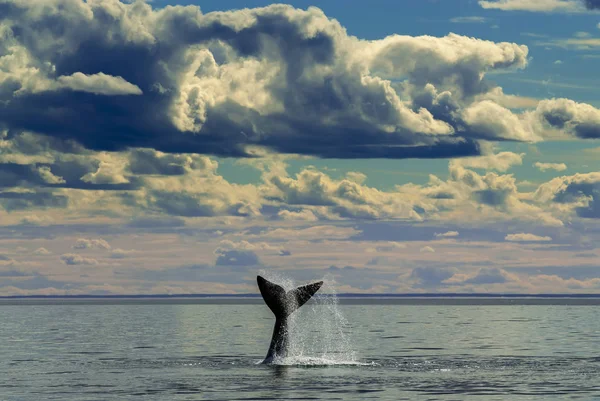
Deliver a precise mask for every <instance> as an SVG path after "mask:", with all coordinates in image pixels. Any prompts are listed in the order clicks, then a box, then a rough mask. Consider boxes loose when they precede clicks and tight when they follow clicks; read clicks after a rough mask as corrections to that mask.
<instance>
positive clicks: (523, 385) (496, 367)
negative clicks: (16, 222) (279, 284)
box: [0, 304, 600, 400]
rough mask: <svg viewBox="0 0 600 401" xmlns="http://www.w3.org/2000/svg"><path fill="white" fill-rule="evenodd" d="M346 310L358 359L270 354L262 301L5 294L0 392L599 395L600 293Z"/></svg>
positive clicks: (89, 395)
mask: <svg viewBox="0 0 600 401" xmlns="http://www.w3.org/2000/svg"><path fill="white" fill-rule="evenodd" d="M340 310H341V311H342V312H343V315H344V316H345V318H346V323H345V326H344V327H345V328H344V330H345V333H346V334H347V335H348V338H349V340H348V343H351V347H352V351H353V353H354V354H353V355H354V359H351V360H350V359H349V360H347V361H346V363H341V362H343V361H342V360H340V359H338V360H337V362H336V363H338V364H337V365H336V364H333V365H332V364H329V363H328V361H327V359H326V358H323V354H320V353H317V354H316V355H310V353H312V352H314V351H313V350H314V349H316V348H310V347H308V348H304V349H305V351H306V350H308V351H306V352H305V354H303V355H296V356H294V358H296V359H295V360H294V359H291V360H288V361H287V362H286V363H287V364H288V365H287V366H269V365H261V364H257V362H259V361H260V360H261V359H262V357H263V356H264V353H265V352H266V349H267V347H268V342H269V340H270V335H271V330H272V325H273V317H272V315H271V312H270V311H269V310H268V308H267V307H266V306H264V305H261V304H256V305H255V304H251V305H156V304H151V305H54V306H1V307H0V322H2V324H1V325H0V338H2V341H3V344H2V347H0V399H2V400H38V399H39V400H52V399H55V400H99V399H102V400H124V399H138V400H165V399H168V400H201V399H211V400H239V399H244V400H248V399H261V400H262V399H275V400H281V399H293V398H296V399H309V398H313V399H344V400H352V399H354V400H365V399H375V400H399V399H416V398H417V399H421V398H423V399H448V400H450V399H453V400H455V399H469V398H477V399H485V400H507V399H510V400H512V399H543V400H546V399H571V398H579V399H584V400H589V399H600V380H598V378H599V377H600V355H599V354H598V343H599V340H600V320H599V319H598V318H597V309H596V308H595V307H586V306H547V305H538V306H531V305H517V306H488V305H471V306H464V305H463V306H444V305H426V306H423V305H343V306H340ZM313 312H314V311H313V310H311V309H310V308H309V309H307V310H306V311H305V313H306V314H307V315H305V316H304V317H310V315H311V313H313ZM299 316H300V315H299ZM313 317H314V316H313ZM317 326H319V325H316V326H315V327H317ZM320 327H326V325H325V326H320ZM319 330H322V329H318V330H317V332H316V333H313V334H314V337H315V338H318V336H319ZM324 334H326V335H329V334H327V333H324ZM311 341H312V340H311ZM307 353H308V354H307ZM351 362H354V364H351Z"/></svg>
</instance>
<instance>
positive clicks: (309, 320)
mask: <svg viewBox="0 0 600 401" xmlns="http://www.w3.org/2000/svg"><path fill="white" fill-rule="evenodd" d="M261 273H263V272H261ZM264 276H265V278H267V280H269V281H273V282H274V283H277V284H279V285H281V286H282V287H283V288H284V289H285V290H286V291H289V290H291V289H293V288H295V287H297V286H298V285H301V283H295V282H294V281H293V280H292V279H290V278H287V277H283V276H281V274H277V273H274V272H264ZM314 281H317V280H314ZM322 281H323V286H322V287H321V289H320V290H319V292H317V293H316V294H315V295H314V296H313V297H312V300H311V301H310V302H308V303H307V304H306V305H304V306H302V307H301V308H300V309H298V310H296V311H295V312H294V313H292V314H291V315H290V317H289V318H288V325H289V326H288V329H289V349H288V355H287V357H285V358H281V359H276V360H274V361H273V363H275V364H279V365H367V364H366V363H364V362H361V361H359V360H357V356H356V352H355V351H354V348H353V347H352V340H351V336H350V325H349V324H348V321H347V320H346V318H345V317H344V315H343V314H342V311H341V310H340V307H339V304H338V299H337V297H336V294H337V292H336V289H335V280H334V278H333V277H332V276H330V275H327V276H325V277H323V278H322Z"/></svg>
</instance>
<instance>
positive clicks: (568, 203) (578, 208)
mask: <svg viewBox="0 0 600 401" xmlns="http://www.w3.org/2000/svg"><path fill="white" fill-rule="evenodd" d="M599 197H600V173H599V172H593V173H584V174H575V175H572V176H563V177H556V178H554V179H552V180H550V181H548V182H546V183H544V184H542V185H540V186H539V187H538V189H537V190H536V192H535V194H534V198H535V199H536V200H538V201H539V202H547V203H550V204H553V205H555V206H557V207H558V208H559V211H560V212H562V213H567V214H569V213H573V212H574V213H575V214H576V215H577V216H579V217H582V218H600V202H598V200H599V199H600V198H599Z"/></svg>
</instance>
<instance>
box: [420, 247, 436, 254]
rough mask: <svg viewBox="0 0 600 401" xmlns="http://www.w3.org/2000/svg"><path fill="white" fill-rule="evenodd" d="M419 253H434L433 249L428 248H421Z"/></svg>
mask: <svg viewBox="0 0 600 401" xmlns="http://www.w3.org/2000/svg"><path fill="white" fill-rule="evenodd" d="M419 251H420V252H425V253H435V249H433V248H432V247H430V246H424V247H423V248H421V249H420V250H419Z"/></svg>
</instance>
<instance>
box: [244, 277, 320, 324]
mask: <svg viewBox="0 0 600 401" xmlns="http://www.w3.org/2000/svg"><path fill="white" fill-rule="evenodd" d="M256 281H257V282H258V288H259V289H260V293H261V295H262V297H263V299H264V300H265V303H266V304H267V306H268V307H269V309H271V311H272V312H273V314H274V315H275V317H276V318H277V319H284V318H286V317H288V316H289V315H291V314H292V313H293V312H294V311H295V310H296V309H298V308H300V307H301V306H302V305H304V304H305V303H306V302H307V301H308V300H309V299H310V298H311V297H312V296H313V295H314V294H315V293H316V292H317V291H319V288H321V286H322V285H323V282H322V281H319V282H317V283H312V284H308V285H303V286H301V287H298V288H294V289H293V290H290V291H287V292H286V291H285V290H284V289H283V287H281V286H279V285H277V284H275V283H272V282H270V281H269V280H267V279H265V278H263V277H261V276H257V277H256Z"/></svg>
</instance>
